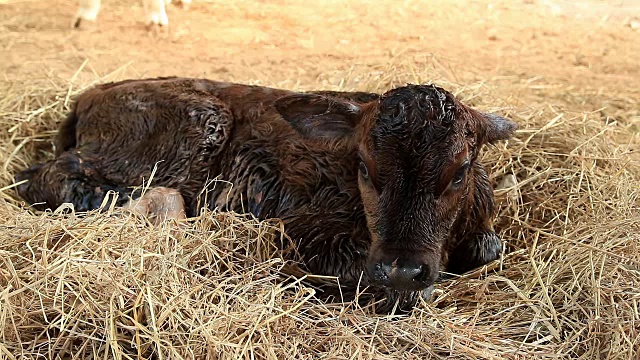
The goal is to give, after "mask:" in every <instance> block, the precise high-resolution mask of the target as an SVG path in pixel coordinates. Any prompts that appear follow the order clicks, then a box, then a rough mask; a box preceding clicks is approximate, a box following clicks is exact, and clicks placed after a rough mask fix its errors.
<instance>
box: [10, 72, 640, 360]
mask: <svg viewBox="0 0 640 360" xmlns="http://www.w3.org/2000/svg"><path fill="white" fill-rule="evenodd" d="M433 75H434V73H433V72H431V73H427V71H426V70H425V71H424V72H422V73H416V72H415V71H413V70H412V69H411V68H410V67H409V66H404V67H402V66H398V67H396V68H391V67H389V68H383V69H355V68H352V69H351V70H349V71H346V72H336V73H325V74H323V75H321V77H320V78H319V79H318V83H319V84H320V85H322V84H324V86H325V87H328V88H332V89H337V88H342V89H347V90H349V89H354V88H356V87H357V88H358V89H360V90H373V91H383V90H385V89H388V88H389V87H391V86H392V85H398V84H401V83H403V82H407V81H412V82H427V81H432V80H435V81H436V82H438V83H439V84H442V85H444V86H446V87H447V88H449V89H452V90H455V91H456V93H457V95H458V96H459V97H460V98H462V99H463V100H465V101H467V102H470V103H472V104H473V105H475V106H478V107H480V108H484V109H488V110H500V111H501V112H503V113H507V114H508V115H509V116H510V117H512V118H513V119H515V120H516V121H517V122H518V123H519V124H520V125H521V130H520V131H519V132H518V135H517V138H516V139H513V140H511V141H509V142H508V143H507V144H499V145H497V146H495V147H493V148H492V149H491V151H486V156H485V163H486V164H490V165H489V166H490V167H491V172H492V177H494V178H495V179H496V180H498V181H500V180H501V179H503V177H504V176H505V175H506V174H514V175H515V176H516V178H517V179H518V181H519V182H518V184H517V185H516V186H515V187H513V188H508V189H504V190H499V191H497V198H498V200H499V212H498V228H499V230H500V233H501V234H502V235H503V237H504V239H505V240H506V241H507V244H508V251H507V252H506V253H505V254H504V256H503V259H501V261H499V262H498V261H497V262H495V263H492V264H489V265H488V266H487V267H485V268H484V269H479V270H477V271H475V272H473V273H471V274H467V275H466V276H463V277H460V278H458V279H454V280H450V281H446V282H444V283H441V284H439V285H438V289H437V291H436V293H435V300H434V302H433V303H431V304H424V303H423V304H420V305H419V306H418V308H416V310H415V311H414V312H413V313H412V314H410V315H408V316H394V317H392V316H376V315H374V314H372V312H371V309H370V308H360V307H358V306H357V305H355V304H350V303H348V304H326V303H322V302H321V301H319V300H317V299H316V297H315V295H314V294H315V292H314V290H313V289H312V288H311V287H309V286H308V284H307V283H305V282H304V281H302V282H301V281H298V280H295V279H293V278H292V277H290V276H287V275H285V274H284V272H283V267H284V266H285V265H286V264H285V262H283V261H282V260H280V259H279V258H278V256H279V252H278V250H277V249H276V248H275V247H274V246H273V245H272V244H273V240H274V239H273V231H272V230H273V229H274V228H275V227H278V226H279V225H278V222H277V221H272V222H262V223H261V222H257V221H253V220H247V219H246V218H243V217H239V216H236V215H233V214H223V213H209V214H204V215H202V216H200V217H198V218H196V219H193V220H192V221H191V222H190V224H189V225H188V226H185V227H179V226H177V225H176V224H175V223H165V224H163V225H162V226H158V227H154V226H152V225H151V224H149V223H148V222H147V221H145V220H144V219H140V218H136V217H134V216H132V215H130V214H126V213H123V212H120V211H119V210H117V209H112V210H108V211H106V212H104V213H102V214H97V213H90V214H87V215H82V214H80V215H76V214H73V212H69V209H66V211H63V210H64V209H60V211H56V212H53V213H51V212H49V213H33V212H31V211H26V210H24V209H23V207H22V202H21V201H20V199H18V198H17V197H16V195H15V193H14V191H13V190H12V189H11V188H10V185H11V184H12V176H13V174H15V172H16V171H19V170H21V169H23V168H24V167H25V166H27V164H31V163H32V162H34V161H36V160H43V159H46V158H50V157H51V156H52V155H51V140H52V137H53V135H54V133H55V132H54V131H53V130H54V129H55V128H56V125H55V124H56V122H58V121H60V120H61V119H62V118H63V117H64V114H65V112H66V111H67V109H68V106H69V100H70V98H72V96H73V95H74V94H76V93H77V91H80V90H77V87H72V86H71V85H69V84H54V83H52V84H51V85H50V86H48V87H46V86H45V87H43V86H40V87H39V88H29V87H27V86H22V85H20V84H13V85H11V86H9V87H7V88H5V89H4V90H2V94H0V99H1V100H0V116H1V120H0V121H1V125H0V126H1V129H0V136H1V137H2V147H3V148H4V149H6V150H5V151H4V152H2V154H0V156H1V158H0V159H1V161H0V164H1V166H2V171H1V172H0V177H1V181H2V182H1V183H0V187H3V189H2V195H1V198H0V217H1V218H2V224H3V225H2V228H3V229H2V231H1V233H0V263H1V264H2V265H1V266H0V325H1V326H0V338H1V339H2V341H0V354H2V355H0V358H7V359H14V358H21V359H22V358H25V359H40V358H51V359H54V358H65V359H66V358H76V359H88V358H115V359H131V358H154V359H187V358H197V359H205V358H207V359H218V358H225V359H231V358H233V359H235V358H256V359H263V358H264V359H267V358H268V359H301V358H319V357H325V358H336V359H370V358H375V359H384V358H389V359H397V358H408V359H412V358H415V359H417V358H430V357H436V358H438V357H451V358H459V359H479V358H496V359H531V358H583V359H595V358H598V359H605V358H606V359H614V358H616V359H633V358H638V356H639V355H638V354H640V345H639V344H640V311H639V310H638V302H640V238H639V235H638V234H639V230H640V229H639V227H640V225H639V224H640V216H639V212H638V209H639V199H638V195H639V192H640V190H639V187H638V183H639V182H638V180H640V179H639V178H640V163H639V162H638V157H637V156H636V155H635V154H634V153H633V150H634V149H635V150H636V151H637V147H638V143H639V141H638V140H639V138H638V129H639V126H640V118H639V114H638V112H637V109H636V107H637V101H638V99H637V97H636V95H634V94H633V93H631V94H626V95H625V94H622V93H618V94H612V95H610V96H607V95H605V94H603V93H600V92H598V91H597V90H583V91H582V92H580V91H577V90H575V89H573V90H572V91H567V87H563V86H562V85H557V84H556V85H553V84H546V85H545V84H540V83H539V82H536V81H535V79H532V80H520V79H517V78H497V79H490V80H487V81H485V82H483V83H476V84H472V85H467V86H461V85H460V84H455V83H450V82H446V81H445V80H443V79H433V78H432V77H431V78H430V77H429V76H433ZM101 80H105V79H101ZM356 83H357V85H356ZM332 84H334V86H331V85H332ZM84 85H87V84H84ZM269 85H273V84H269ZM585 99H587V100H585ZM585 104H590V105H585ZM492 106H493V107H492ZM497 106H499V107H500V108H497ZM589 106H591V107H589Z"/></svg>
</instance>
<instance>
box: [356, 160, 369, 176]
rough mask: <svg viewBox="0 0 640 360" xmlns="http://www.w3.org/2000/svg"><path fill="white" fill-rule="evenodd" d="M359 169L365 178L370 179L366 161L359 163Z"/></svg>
mask: <svg viewBox="0 0 640 360" xmlns="http://www.w3.org/2000/svg"><path fill="white" fill-rule="evenodd" d="M358 169H359V170H360V175H361V176H362V178H363V179H365V180H369V169H368V168H367V165H366V164H365V163H364V161H360V165H358Z"/></svg>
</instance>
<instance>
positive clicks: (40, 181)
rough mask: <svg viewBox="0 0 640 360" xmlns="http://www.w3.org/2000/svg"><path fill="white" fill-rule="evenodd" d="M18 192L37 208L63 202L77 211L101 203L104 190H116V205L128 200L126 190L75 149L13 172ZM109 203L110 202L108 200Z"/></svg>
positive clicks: (89, 208)
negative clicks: (106, 176)
mask: <svg viewBox="0 0 640 360" xmlns="http://www.w3.org/2000/svg"><path fill="white" fill-rule="evenodd" d="M22 181H25V182H24V183H22V184H20V185H18V187H17V190H18V194H19V195H20V196H21V197H22V198H23V199H25V200H26V201H28V202H29V203H30V204H33V206H34V207H35V208H36V209H39V210H45V209H47V208H51V209H55V208H57V207H58V206H60V205H62V204H63V203H71V204H73V206H74V208H75V210H77V211H87V210H94V209H97V208H99V207H100V205H101V204H102V202H103V201H104V200H105V197H106V196H107V193H108V192H109V191H113V192H115V193H118V194H119V196H118V199H117V200H116V206H120V205H122V204H124V203H126V201H127V200H128V194H129V192H128V190H127V189H126V188H123V187H120V186H118V185H116V184H113V183H110V182H108V181H106V180H105V179H103V178H102V176H101V175H100V173H99V172H98V171H96V169H95V168H94V167H92V166H91V165H89V164H88V163H87V162H85V161H83V160H82V158H80V157H79V156H78V155H77V154H75V153H74V152H65V153H62V154H60V156H58V158H56V159H55V160H52V161H49V162H47V163H44V164H37V165H34V166H31V167H30V168H28V169H27V170H24V171H22V172H20V173H18V174H17V175H16V182H22ZM107 205H109V204H107Z"/></svg>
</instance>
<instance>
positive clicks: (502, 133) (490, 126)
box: [481, 113, 518, 143]
mask: <svg viewBox="0 0 640 360" xmlns="http://www.w3.org/2000/svg"><path fill="white" fill-rule="evenodd" d="M481 115H482V118H483V124H482V128H483V130H484V131H482V134H483V140H484V142H485V143H493V142H496V141H498V140H506V139H508V138H510V137H511V136H513V134H514V133H515V132H516V130H517V129H518V124H516V123H514V122H513V121H511V120H509V119H506V118H503V117H502V116H499V115H495V114H488V113H482V114H481Z"/></svg>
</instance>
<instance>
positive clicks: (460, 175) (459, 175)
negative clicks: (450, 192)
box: [452, 167, 467, 186]
mask: <svg viewBox="0 0 640 360" xmlns="http://www.w3.org/2000/svg"><path fill="white" fill-rule="evenodd" d="M466 174H467V169H466V168H465V167H461V168H460V169H458V171H456V174H455V175H454V176H453V180H452V184H453V186H460V184H462V181H463V180H464V176H465V175H466Z"/></svg>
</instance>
